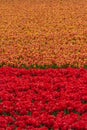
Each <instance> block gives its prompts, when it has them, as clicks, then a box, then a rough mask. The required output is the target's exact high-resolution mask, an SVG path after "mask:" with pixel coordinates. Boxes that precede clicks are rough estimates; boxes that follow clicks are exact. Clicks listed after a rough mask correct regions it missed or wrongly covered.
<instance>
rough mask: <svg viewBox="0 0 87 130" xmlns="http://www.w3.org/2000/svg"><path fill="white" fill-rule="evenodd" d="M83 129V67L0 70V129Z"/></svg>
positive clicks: (86, 99)
mask: <svg viewBox="0 0 87 130" xmlns="http://www.w3.org/2000/svg"><path fill="white" fill-rule="evenodd" d="M15 129H17V130H87V70H85V69H83V68H81V69H73V68H67V69H47V70H36V69H31V70H25V69H17V68H10V67H3V68H1V69H0V130H15Z"/></svg>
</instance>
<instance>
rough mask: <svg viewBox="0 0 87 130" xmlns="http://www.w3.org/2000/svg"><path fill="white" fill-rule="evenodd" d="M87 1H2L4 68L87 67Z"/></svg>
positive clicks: (0, 30)
mask: <svg viewBox="0 0 87 130" xmlns="http://www.w3.org/2000/svg"><path fill="white" fill-rule="evenodd" d="M86 10H87V1H86V0H84V1H83V0H80V1H79V0H77V1H75V0H69V1H61V0H55V1H54V0H49V1H47V0H44V1H42V0H27V1H25V2H24V1H18V0H15V1H2V0H1V1H0V65H11V66H18V67H20V66H22V65H26V66H30V65H32V64H33V65H36V64H38V65H52V64H57V65H58V66H61V65H64V64H69V65H70V66H71V65H74V66H78V67H82V66H84V65H87V13H86Z"/></svg>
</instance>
